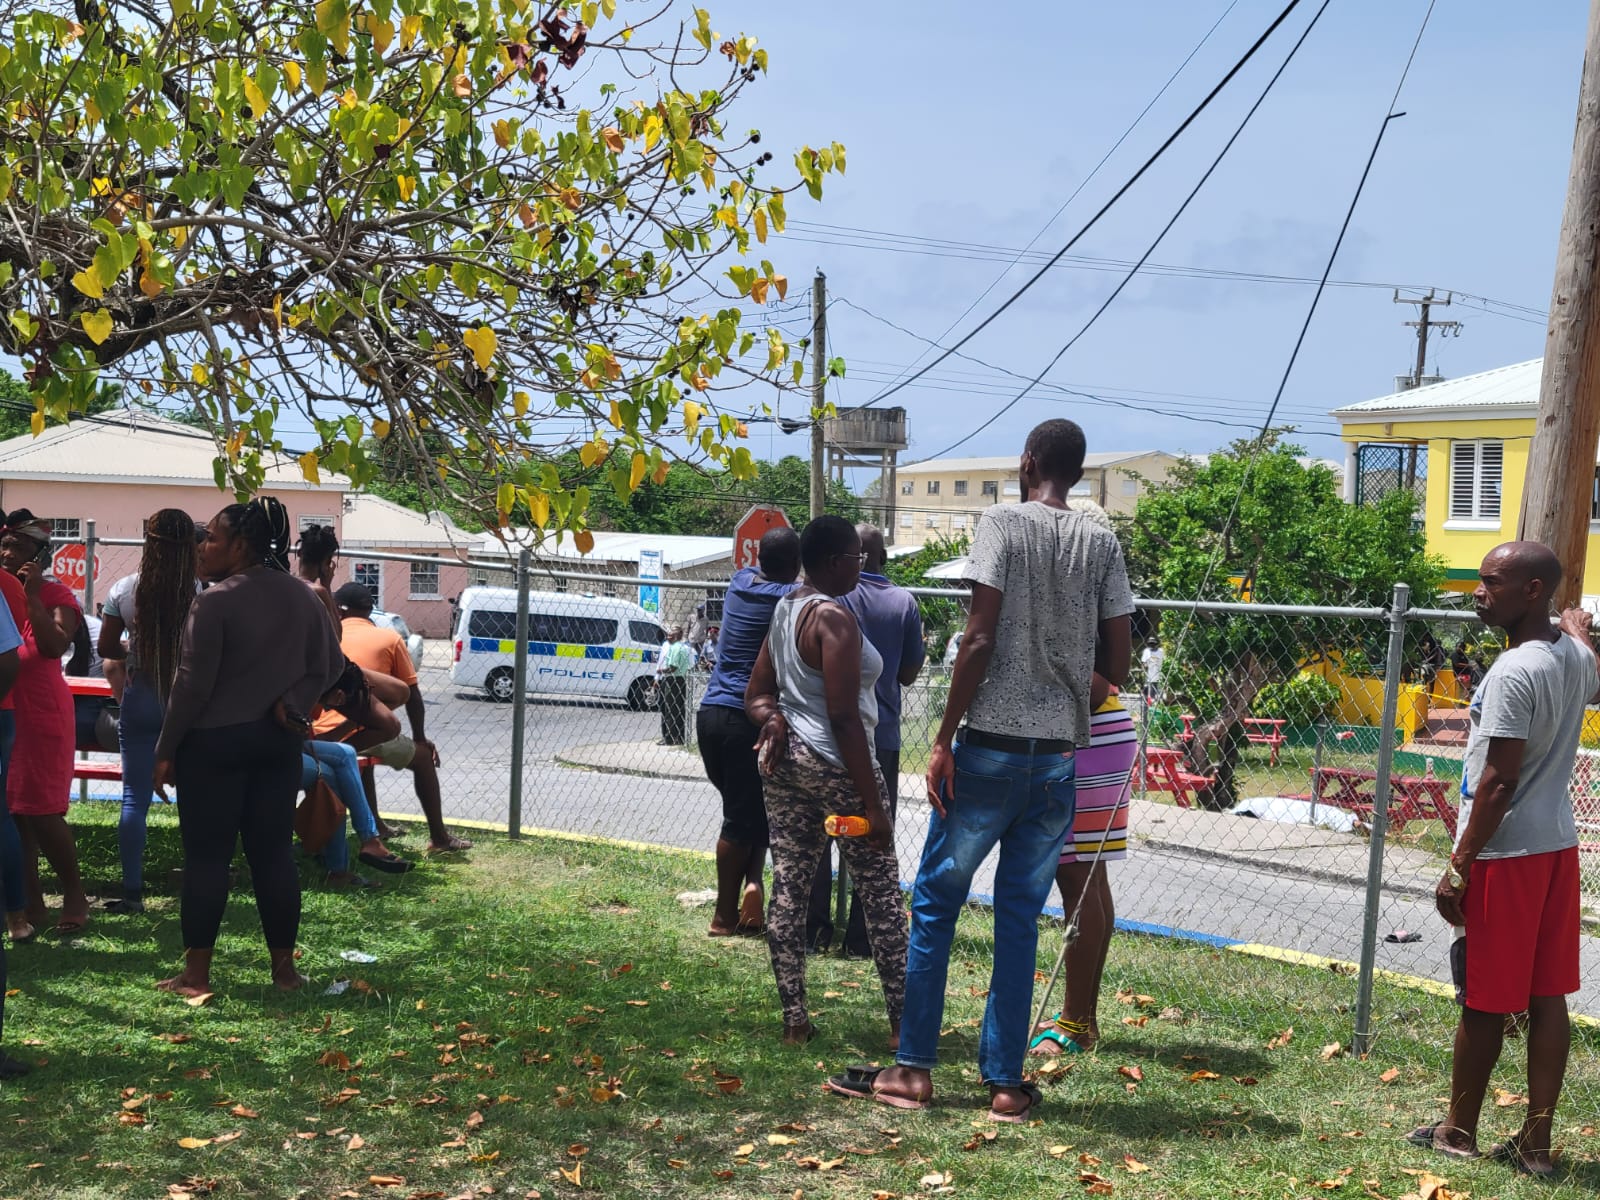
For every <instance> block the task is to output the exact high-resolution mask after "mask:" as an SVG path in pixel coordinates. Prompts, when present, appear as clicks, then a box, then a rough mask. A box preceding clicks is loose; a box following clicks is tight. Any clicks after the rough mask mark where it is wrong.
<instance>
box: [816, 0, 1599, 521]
mask: <svg viewBox="0 0 1600 1200" xmlns="http://www.w3.org/2000/svg"><path fill="white" fill-rule="evenodd" d="M1595 2H1596V3H1597V4H1600V0H1595ZM827 404H828V280H827V276H825V275H823V273H822V272H821V271H818V272H817V277H816V278H815V279H814V280H812V281H811V515H812V516H813V517H820V516H821V515H822V503H823V501H824V500H825V499H827V495H828V490H827V484H826V482H825V478H824V476H823V473H822V450H823V444H822V421H823V417H822V410H823V409H824V408H826V407H827ZM1585 528H1587V526H1585Z"/></svg>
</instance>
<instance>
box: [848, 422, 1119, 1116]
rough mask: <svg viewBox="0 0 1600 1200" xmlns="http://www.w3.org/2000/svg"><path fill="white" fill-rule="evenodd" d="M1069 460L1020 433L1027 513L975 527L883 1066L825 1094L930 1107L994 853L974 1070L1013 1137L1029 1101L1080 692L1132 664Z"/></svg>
mask: <svg viewBox="0 0 1600 1200" xmlns="http://www.w3.org/2000/svg"><path fill="white" fill-rule="evenodd" d="M1084 449H1085V446H1084V437H1083V431H1082V430H1081V429H1079V428H1078V427H1077V426H1076V425H1074V424H1073V423H1072V422H1071V421H1060V420H1057V421H1046V422H1045V423H1044V424H1042V425H1040V426H1038V427H1037V428H1035V429H1034V430H1033V432H1032V433H1030V434H1029V435H1028V441H1027V445H1026V448H1025V449H1024V450H1023V452H1022V460H1021V464H1020V470H1019V474H1020V477H1021V483H1022V489H1023V496H1024V503H1021V504H1001V505H996V506H994V507H993V508H990V509H987V510H985V512H984V514H983V516H982V518H981V519H980V520H979V522H978V528H977V533H976V536H975V538H974V540H973V545H972V552H971V556H970V560H969V566H968V568H967V573H966V574H967V581H968V583H969V584H970V585H971V587H972V608H971V613H970V615H969V617H968V620H967V628H966V632H965V634H964V635H963V636H962V639H961V650H960V653H959V654H958V655H957V657H956V664H955V670H954V672H953V673H952V675H951V678H950V694H949V699H948V701H947V702H946V706H945V713H944V721H943V724H942V725H941V726H940V728H939V733H938V736H937V738H936V739H935V741H934V747H933V755H932V758H931V760H930V762H929V766H928V803H929V805H930V806H931V807H932V808H933V811H934V815H933V817H932V819H931V820H930V822H929V825H928V840H927V844H926V845H925V846H924V848H923V852H922V865H921V867H920V868H919V869H918V871H917V882H916V886H915V888H914V890H913V892H912V900H911V915H912V920H911V947H910V951H909V954H908V957H907V961H906V1007H905V1014H904V1016H903V1018H902V1020H901V1028H900V1045H899V1049H898V1052H897V1053H896V1056H895V1063H896V1065H895V1066H893V1067H890V1068H887V1069H884V1070H881V1071H861V1070H859V1069H858V1070H855V1071H852V1072H851V1073H850V1074H848V1075H841V1076H834V1077H833V1078H832V1079H830V1080H829V1081H828V1086H829V1087H830V1088H832V1089H833V1090H835V1091H839V1092H845V1093H847V1094H851V1095H871V1096H874V1097H876V1098H879V1099H885V1100H887V1101H888V1102H891V1103H895V1104H898V1105H901V1106H910V1107H920V1106H921V1105H922V1104H924V1103H926V1102H927V1100H928V1098H929V1097H930V1096H931V1095H932V1092H933V1086H932V1080H931V1068H932V1067H933V1066H934V1064H935V1063H936V1062H937V1061H938V1044H939V1028H940V1025H941V1023H942V1021H943V1017H944V993H945V982H946V975H947V973H948V968H949V960H950V944H951V941H952V939H953V937H954V935H955V925H956V918H957V916H958V915H959V914H960V912H961V909H962V907H963V906H964V905H965V904H966V902H967V897H968V893H969V891H970V888H971V885H972V877H973V874H974V873H975V872H976V871H977V869H978V866H979V865H980V864H981V863H982V862H983V860H984V859H985V858H986V857H987V856H988V854H989V852H990V851H992V850H993V849H994V848H995V847H996V846H999V847H1000V863H1001V870H1000V871H999V872H998V873H997V874H996V877H995V883H994V889H995V895H994V968H993V972H992V975H991V977H990V986H989V1001H988V1005H987V1008H986V1010H985V1013H984V1018H983V1032H982V1036H981V1038H980V1040H979V1050H978V1056H979V1063H978V1065H979V1068H980V1070H981V1071H982V1075H983V1081H984V1082H985V1083H986V1084H988V1085H989V1092H990V1112H991V1115H993V1116H994V1117H995V1118H996V1119H997V1120H1003V1121H1013V1122H1015V1121H1024V1120H1026V1119H1027V1118H1028V1114H1029V1112H1030V1111H1031V1110H1032V1108H1033V1106H1034V1105H1035V1104H1037V1103H1038V1102H1039V1099H1040V1096H1039V1091H1038V1089H1037V1088H1035V1087H1034V1086H1033V1085H1032V1084H1025V1083H1024V1082H1023V1079H1022V1066H1023V1060H1024V1057H1025V1055H1026V1054H1027V1048H1028V1037H1029V1032H1030V1031H1029V1017H1030V1012H1029V1008H1030V1005H1031V1003H1032V999H1033V971H1034V957H1035V954H1036V951H1037V948H1038V941H1039V914H1040V913H1041V912H1042V911H1043V910H1044V904H1045V901H1046V900H1047V899H1048V898H1049V895H1050V886H1051V884H1052V882H1054V878H1055V868H1056V862H1057V860H1058V858H1059V857H1060V854H1061V844H1062V841H1063V840H1064V839H1065V837H1066V835H1067V832H1068V830H1069V829H1071V827H1072V811H1073V802H1074V789H1073V775H1074V761H1073V751H1074V749H1075V748H1076V747H1078V746H1086V745H1088V743H1089V726H1090V716H1091V714H1092V711H1093V706H1092V705H1091V703H1090V695H1089V691H1090V683H1091V677H1092V676H1093V675H1094V674H1095V673H1096V672H1098V673H1099V674H1100V675H1102V676H1104V677H1105V678H1106V679H1108V680H1110V681H1111V683H1112V684H1113V685H1121V684H1122V683H1124V682H1126V680H1127V677H1128V662H1129V657H1130V655H1131V644H1130V643H1131V637H1132V630H1131V623H1130V621H1129V616H1130V615H1131V614H1132V612H1133V596H1132V593H1131V592H1130V590H1129V588H1128V574H1127V569H1126V567H1125V566H1124V565H1123V561H1122V550H1121V547H1120V546H1118V544H1117V539H1116V537H1115V536H1114V535H1113V534H1112V533H1111V532H1110V531H1109V530H1107V529H1103V528H1101V527H1099V526H1098V525H1096V524H1095V523H1094V522H1092V521H1090V520H1088V519H1087V518H1085V517H1084V516H1083V515H1082V514H1081V513H1078V512H1074V511H1072V510H1070V509H1069V508H1068V507H1067V497H1068V495H1069V494H1070V492H1071V490H1072V488H1073V486H1074V485H1075V484H1076V483H1077V482H1078V480H1079V479H1080V478H1081V477H1082V475H1083V456H1084ZM1030 498H1031V499H1030ZM963 721H965V725H963ZM958 732H959V736H958Z"/></svg>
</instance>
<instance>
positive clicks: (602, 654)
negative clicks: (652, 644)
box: [467, 637, 657, 663]
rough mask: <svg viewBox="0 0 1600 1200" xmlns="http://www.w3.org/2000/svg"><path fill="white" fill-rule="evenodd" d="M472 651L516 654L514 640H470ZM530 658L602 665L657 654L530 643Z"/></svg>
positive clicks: (653, 658)
mask: <svg viewBox="0 0 1600 1200" xmlns="http://www.w3.org/2000/svg"><path fill="white" fill-rule="evenodd" d="M467 646H468V648H469V649H471V650H472V651H474V652H475V653H478V654H515V653H516V652H517V643H516V640H515V639H514V638H480V637H475V638H469V639H468V641H467ZM528 654H529V655H530V656H532V657H540V656H542V657H544V658H588V659H598V660H599V661H601V662H645V663H648V662H655V661H656V657H657V651H655V650H637V649H635V648H633V647H631V646H583V645H578V644H577V643H574V642H529V643H528Z"/></svg>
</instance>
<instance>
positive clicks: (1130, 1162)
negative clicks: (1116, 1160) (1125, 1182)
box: [1122, 1154, 1150, 1175]
mask: <svg viewBox="0 0 1600 1200" xmlns="http://www.w3.org/2000/svg"><path fill="white" fill-rule="evenodd" d="M1122 1165H1123V1166H1125V1167H1127V1168H1128V1174H1130V1175H1143V1174H1144V1173H1145V1172H1146V1171H1148V1170H1149V1169H1150V1168H1149V1167H1148V1166H1146V1165H1145V1164H1144V1163H1142V1162H1140V1161H1139V1160H1138V1159H1137V1158H1135V1157H1134V1156H1133V1155H1131V1154H1124V1155H1123V1156H1122Z"/></svg>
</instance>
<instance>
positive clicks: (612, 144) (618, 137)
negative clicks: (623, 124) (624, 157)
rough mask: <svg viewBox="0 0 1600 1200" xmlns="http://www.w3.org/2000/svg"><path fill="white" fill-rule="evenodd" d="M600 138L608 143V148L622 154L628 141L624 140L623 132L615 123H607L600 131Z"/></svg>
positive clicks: (612, 151) (614, 152)
mask: <svg viewBox="0 0 1600 1200" xmlns="http://www.w3.org/2000/svg"><path fill="white" fill-rule="evenodd" d="M600 140H601V141H602V142H604V143H605V144H606V149H607V150H609V151H611V153H613V154H621V153H622V148H623V146H624V145H626V143H625V142H624V141H623V140H622V132H621V130H619V129H618V128H617V127H616V126H615V125H607V126H606V127H605V128H604V129H602V130H601V131H600Z"/></svg>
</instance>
